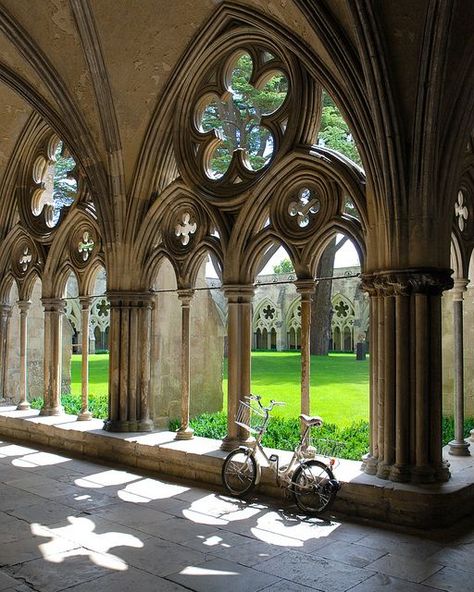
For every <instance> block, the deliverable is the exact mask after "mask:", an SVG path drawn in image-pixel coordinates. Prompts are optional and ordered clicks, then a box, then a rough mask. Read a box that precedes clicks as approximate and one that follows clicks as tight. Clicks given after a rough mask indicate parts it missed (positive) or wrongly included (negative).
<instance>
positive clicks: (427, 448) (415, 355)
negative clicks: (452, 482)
mask: <svg viewBox="0 0 474 592" xmlns="http://www.w3.org/2000/svg"><path fill="white" fill-rule="evenodd" d="M451 285H452V280H451V278H450V276H449V271H448V270H431V269H426V270H423V269H413V270H396V271H393V272H381V273H377V274H371V275H365V276H364V277H363V287H364V289H366V290H367V291H368V292H369V294H370V296H371V352H372V356H371V360H372V362H371V377H370V384H371V401H370V413H371V427H372V431H371V442H370V453H369V455H368V457H367V458H366V460H365V463H364V468H365V471H366V472H367V473H369V474H376V475H377V476H379V477H381V478H384V479H390V480H392V481H413V482H433V481H444V480H447V479H448V478H449V471H448V468H447V465H446V463H444V462H443V459H442V440H441V395H442V393H441V293H442V291H443V290H445V289H447V288H450V287H451ZM429 369H431V370H430V371H429Z"/></svg>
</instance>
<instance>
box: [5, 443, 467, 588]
mask: <svg viewBox="0 0 474 592" xmlns="http://www.w3.org/2000/svg"><path fill="white" fill-rule="evenodd" d="M473 574H474V519H473V520H470V521H464V522H463V523H462V524H459V525H457V526H456V527H452V528H450V529H444V530H433V531H429V532H427V531H425V532H412V533H409V534H407V532H406V531H405V532H397V530H396V529H390V528H388V527H387V526H385V527H380V526H377V525H374V524H368V523H356V522H351V521H350V518H348V517H346V516H333V515H328V516H326V517H325V518H324V519H322V518H307V517H305V516H302V515H300V514H298V513H297V512H296V508H295V507H294V506H292V505H291V503H290V502H287V503H279V502H277V501H275V500H270V501H269V500H266V499H264V498H260V497H255V498H253V499H250V500H248V501H241V500H236V499H233V498H231V497H228V496H226V495H224V494H223V493H222V492H221V491H219V492H214V491H211V490H208V489H204V488H203V487H202V486H200V487H195V486H193V485H191V484H187V483H183V482H179V483H178V482H173V481H171V480H170V479H160V478H151V477H150V476H144V475H142V474H139V473H133V472H131V471H130V470H120V469H119V468H116V467H113V468H112V467H109V466H106V465H103V464H94V463H91V462H90V461H87V462H86V461H81V460H77V459H69V458H68V457H67V456H64V455H58V454H53V453H51V452H43V451H41V450H37V449H35V448H30V447H27V446H20V445H18V444H12V443H9V442H6V441H1V442H0V592H14V591H15V592H31V591H36V592H61V591H63V590H68V591H70V592H95V591H99V590H100V591H101V592H108V591H110V592H112V591H114V592H115V591H120V592H135V591H136V590H138V589H139V590H140V592H151V591H153V592H179V591H184V590H195V591H196V592H201V591H202V592H220V591H225V592H227V591H232V592H239V591H242V592H259V591H265V592H305V591H306V592H308V591H310V590H319V591H321V592H346V591H347V590H351V592H378V591H380V592H435V591H439V590H446V591H453V592H457V591H460V590H463V591H467V590H470V589H472V578H473Z"/></svg>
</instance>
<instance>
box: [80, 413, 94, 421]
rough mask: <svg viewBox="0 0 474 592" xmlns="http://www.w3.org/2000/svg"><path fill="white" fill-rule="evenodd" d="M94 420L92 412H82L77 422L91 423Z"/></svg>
mask: <svg viewBox="0 0 474 592" xmlns="http://www.w3.org/2000/svg"><path fill="white" fill-rule="evenodd" d="M91 419H92V413H91V412H90V411H81V412H80V413H79V415H78V416H77V421H90V420H91Z"/></svg>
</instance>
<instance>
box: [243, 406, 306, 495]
mask: <svg viewBox="0 0 474 592" xmlns="http://www.w3.org/2000/svg"><path fill="white" fill-rule="evenodd" d="M257 401H258V403H259V405H260V407H261V409H262V410H263V411H265V419H264V422H263V424H262V426H261V427H260V429H259V431H258V434H257V436H256V438H255V440H254V441H253V442H249V443H248V444H247V445H246V446H239V448H240V449H241V450H244V451H247V450H251V455H252V456H254V457H255V456H256V454H257V451H258V452H260V453H261V455H262V456H263V457H264V459H265V460H266V462H267V465H268V467H269V469H270V470H271V471H272V472H273V473H274V474H275V480H276V483H277V485H279V486H281V485H282V484H284V485H287V486H289V485H290V484H291V476H292V473H293V470H294V466H295V464H296V463H298V462H301V461H303V460H305V459H307V458H308V456H307V455H305V454H304V450H305V448H307V441H308V436H309V432H310V429H311V427H310V426H306V427H305V429H304V431H303V434H302V435H301V437H300V440H299V442H298V446H297V447H296V448H295V450H294V452H293V455H292V457H291V459H290V462H289V463H288V464H287V465H283V466H282V467H280V465H279V462H280V456H279V455H278V454H275V453H273V454H270V456H268V455H267V453H266V452H265V449H264V448H263V446H262V438H263V435H264V434H265V432H266V429H267V425H268V422H269V420H270V411H271V410H272V407H270V408H266V407H263V406H262V404H261V403H260V400H259V399H257ZM260 479H261V466H260V463H259V462H258V461H257V478H256V484H258V483H260Z"/></svg>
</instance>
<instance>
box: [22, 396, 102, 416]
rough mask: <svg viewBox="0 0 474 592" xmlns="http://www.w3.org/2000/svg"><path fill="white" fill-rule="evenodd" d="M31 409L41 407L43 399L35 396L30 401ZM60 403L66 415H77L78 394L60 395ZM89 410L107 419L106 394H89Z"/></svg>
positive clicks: (79, 408) (78, 406)
mask: <svg viewBox="0 0 474 592" xmlns="http://www.w3.org/2000/svg"><path fill="white" fill-rule="evenodd" d="M30 404H31V407H32V408H33V409H41V407H42V406H43V399H42V398H41V397H37V398H35V399H32V400H31V401H30ZM61 404H62V406H63V407H64V411H65V412H66V413H67V414H68V415H78V414H79V413H80V411H81V397H80V395H69V394H68V395H62V396H61ZM89 411H90V412H91V413H92V415H93V416H94V417H97V418H98V419H107V416H108V396H107V395H90V396H89Z"/></svg>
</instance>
